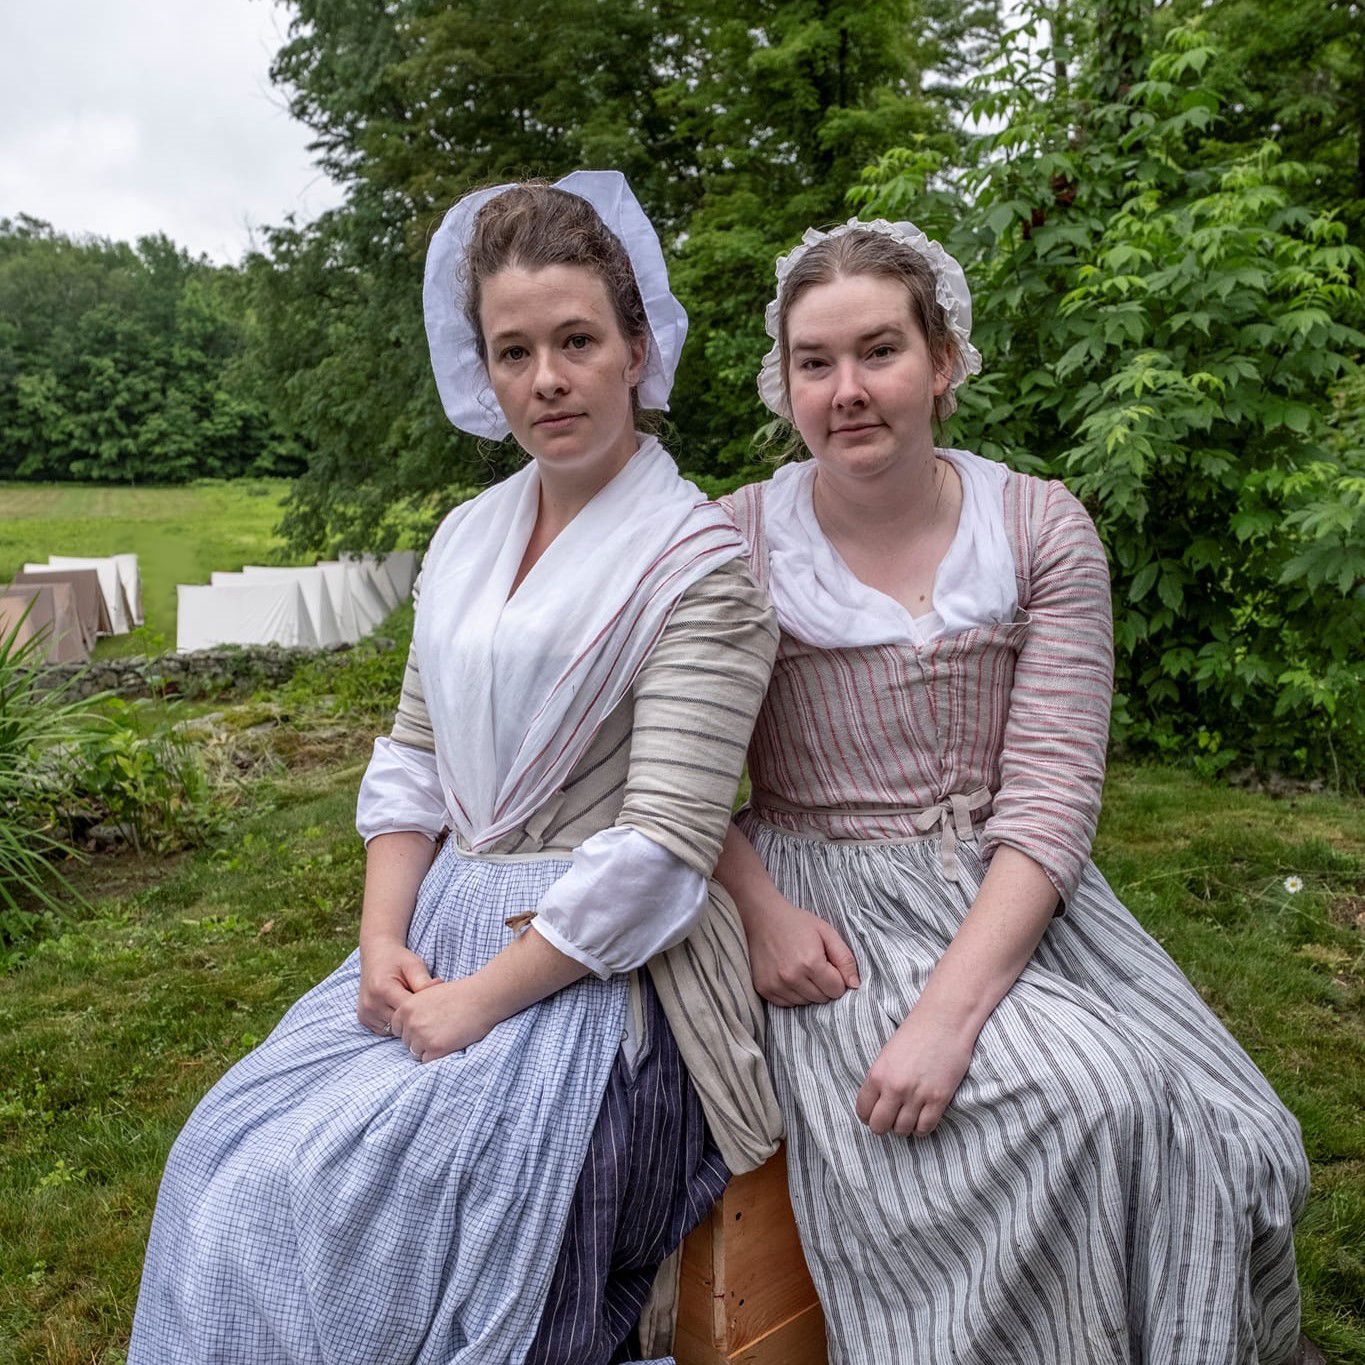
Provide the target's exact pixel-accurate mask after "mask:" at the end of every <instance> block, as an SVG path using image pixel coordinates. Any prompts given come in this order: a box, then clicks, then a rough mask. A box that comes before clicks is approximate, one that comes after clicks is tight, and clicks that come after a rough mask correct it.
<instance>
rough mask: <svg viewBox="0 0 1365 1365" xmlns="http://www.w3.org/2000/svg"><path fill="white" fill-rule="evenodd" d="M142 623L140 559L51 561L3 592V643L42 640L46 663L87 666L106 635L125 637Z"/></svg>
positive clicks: (31, 567) (28, 567)
mask: <svg viewBox="0 0 1365 1365" xmlns="http://www.w3.org/2000/svg"><path fill="white" fill-rule="evenodd" d="M142 622H143V615H142V576H141V573H140V572H139V570H138V562H137V556H136V555H135V554H117V555H105V556H99V557H95V556H88V555H50V556H48V561H47V563H46V564H38V563H31V564H25V565H24V567H23V570H22V572H20V573H17V574H15V575H14V581H13V582H12V583H11V584H10V585H9V587H7V588H4V589H3V591H2V592H0V638H7V637H9V636H10V635H11V634H13V635H15V637H16V642H17V643H18V644H24V643H25V642H27V641H29V640H34V639H36V640H38V641H39V644H38V645H37V646H36V647H35V648H37V649H38V650H39V652H40V653H41V654H42V657H43V660H44V662H46V663H84V662H85V661H86V660H87V659H89V657H90V650H91V649H92V648H93V647H94V644H95V640H96V639H97V638H98V637H99V636H101V635H126V634H127V633H128V632H129V631H131V630H132V629H133V627H134V626H140V625H141V624H142Z"/></svg>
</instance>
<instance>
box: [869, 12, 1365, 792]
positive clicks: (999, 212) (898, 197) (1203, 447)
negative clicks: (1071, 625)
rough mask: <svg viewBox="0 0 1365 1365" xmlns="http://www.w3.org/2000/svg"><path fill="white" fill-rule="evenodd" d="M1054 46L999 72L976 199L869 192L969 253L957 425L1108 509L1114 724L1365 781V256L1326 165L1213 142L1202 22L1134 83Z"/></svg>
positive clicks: (969, 438)
mask: <svg viewBox="0 0 1365 1365" xmlns="http://www.w3.org/2000/svg"><path fill="white" fill-rule="evenodd" d="M1094 17H1095V16H1094V12H1093V11H1092V13H1091V16H1090V18H1091V20H1092V21H1093V18H1094ZM1050 60H1051V57H1050V54H1047V53H1044V52H1039V53H1038V54H1037V55H1036V56H1035V57H1033V58H1031V59H1030V58H1024V59H1022V62H1021V59H1020V57H1019V56H1018V54H1017V50H1016V52H1015V53H1014V54H1013V55H1011V57H1010V58H1009V62H1010V65H1009V66H1008V67H1007V68H1006V70H1008V71H1010V72H1012V73H1013V79H1012V80H1011V81H1010V82H1008V83H1006V82H1004V81H1003V80H1001V79H1000V77H1001V75H1002V74H1004V73H1003V72H1002V73H997V77H996V81H995V89H996V90H1000V91H1004V93H1000V94H995V95H992V96H991V97H990V98H989V99H988V100H987V101H985V102H984V103H985V108H986V109H987V110H989V111H991V112H995V113H997V114H1000V115H1003V116H1004V117H1005V118H1006V120H1007V121H1006V123H1005V126H1004V127H1003V128H1002V129H1001V131H1000V132H999V133H997V134H996V135H994V137H993V138H992V139H991V146H990V151H991V155H990V156H988V157H987V158H986V159H985V160H983V161H982V163H981V165H980V168H979V169H978V170H977V172H976V173H975V175H974V176H973V177H971V178H970V180H969V182H968V186H967V189H968V196H964V197H963V198H962V199H960V200H957V201H953V200H952V199H951V198H947V199H945V198H944V196H942V195H938V196H935V195H932V194H928V195H926V194H925V193H924V192H923V188H922V187H923V184H924V167H923V165H922V164H921V163H919V162H917V161H916V160H915V157H914V155H913V154H912V153H908V152H901V153H900V154H898V155H893V156H891V157H888V158H884V159H883V160H882V161H881V162H880V163H879V164H878V165H877V166H876V167H874V168H873V169H872V171H871V172H870V173H869V174H868V176H867V177H866V178H865V180H864V182H863V184H862V185H861V186H860V187H858V189H857V190H855V195H854V197H855V200H856V202H857V203H859V204H860V206H862V207H863V208H864V209H865V210H867V211H877V212H894V213H897V214H908V215H910V216H916V215H917V214H919V213H920V211H921V209H922V210H923V213H924V216H925V217H927V218H928V219H929V220H930V221H931V223H934V224H935V226H937V227H938V229H939V230H940V231H943V232H945V234H946V236H947V238H948V241H949V245H950V248H951V249H952V250H954V252H955V254H958V255H959V258H960V259H962V260H963V262H964V264H965V265H966V268H967V270H968V272H969V276H970V278H971V280H972V283H973V287H974V293H975V312H976V317H977V319H978V327H977V335H978V337H979V339H980V345H981V348H982V350H983V352H984V353H985V355H986V358H987V372H986V374H985V375H983V376H982V380H981V382H974V383H973V384H972V385H969V386H968V387H967V389H966V390H964V398H965V401H964V404H963V410H962V415H961V418H960V419H959V425H958V428H957V429H958V431H960V433H961V436H960V439H961V440H963V442H964V443H965V444H967V445H969V446H972V447H973V448H976V449H979V450H982V451H983V452H984V453H987V454H991V455H993V456H996V457H1000V458H1006V459H1008V460H1010V462H1011V463H1014V464H1017V465H1023V466H1024V467H1031V468H1035V469H1038V470H1041V471H1043V472H1047V473H1051V474H1054V475H1060V476H1064V477H1065V478H1066V479H1067V480H1068V482H1069V483H1070V485H1071V486H1072V488H1073V489H1074V490H1075V491H1077V492H1078V493H1079V494H1080V495H1081V496H1082V497H1083V498H1084V499H1085V501H1086V502H1087V504H1088V505H1089V507H1090V509H1091V511H1092V512H1093V513H1094V514H1095V517H1096V520H1097V522H1098V524H1099V526H1100V530H1101V534H1102V536H1103V537H1104V539H1105V541H1106V544H1107V547H1108V549H1109V552H1110V556H1111V560H1112V566H1113V570H1114V584H1115V613H1116V639H1117V645H1118V678H1117V682H1118V688H1119V705H1118V707H1117V710H1116V718H1117V728H1118V732H1119V733H1120V735H1122V736H1124V737H1126V738H1127V739H1129V740H1130V741H1131V742H1133V743H1136V744H1139V745H1141V746H1144V747H1149V748H1156V749H1158V750H1162V751H1179V752H1182V753H1189V752H1190V751H1191V750H1193V751H1195V752H1196V753H1198V754H1200V755H1201V756H1202V759H1203V761H1204V763H1205V764H1206V765H1207V766H1209V767H1212V768H1215V769H1216V768H1218V767H1220V766H1222V765H1224V764H1226V763H1229V762H1233V761H1237V760H1239V759H1240V760H1244V761H1245V760H1254V761H1257V762H1259V763H1264V764H1269V765H1274V766H1279V767H1287V768H1296V769H1300V770H1308V771H1314V772H1323V771H1328V772H1331V771H1332V770H1333V768H1334V766H1335V768H1336V769H1337V771H1339V772H1341V773H1344V774H1348V775H1350V776H1351V777H1352V778H1353V779H1355V780H1358V778H1359V776H1360V774H1361V772H1362V771H1363V770H1365V702H1363V701H1362V697H1365V692H1363V691H1362V684H1365V658H1362V654H1361V650H1360V641H1361V639H1362V638H1363V637H1365V543H1362V538H1361V537H1362V532H1363V531H1365V519H1362V515H1361V511H1360V498H1361V488H1362V484H1361V474H1362V471H1365V451H1362V450H1361V449H1360V448H1359V446H1358V445H1357V446H1352V445H1351V436H1350V434H1349V430H1350V428H1349V423H1343V422H1340V421H1339V422H1338V423H1337V427H1336V434H1335V435H1334V432H1333V428H1332V426H1331V425H1330V408H1329V406H1328V402H1327V395H1328V393H1329V391H1330V390H1331V389H1332V388H1333V387H1334V386H1337V385H1339V384H1340V383H1341V381H1342V380H1343V379H1344V378H1345V377H1347V376H1348V375H1349V374H1350V373H1351V368H1352V359H1351V358H1352V356H1353V355H1354V354H1355V353H1357V352H1358V351H1359V349H1360V348H1361V346H1362V344H1365V337H1362V335H1361V333H1360V332H1359V331H1358V330H1357V326H1356V324H1357V323H1358V321H1359V319H1360V316H1361V312H1362V296H1361V292H1360V283H1361V272H1362V265H1363V263H1365V258H1362V256H1361V254H1360V253H1359V252H1358V251H1357V250H1355V249H1354V248H1353V247H1352V246H1351V245H1350V244H1349V243H1348V242H1347V241H1346V229H1345V227H1344V225H1343V224H1342V223H1341V222H1340V221H1339V220H1338V219H1336V218H1335V217H1334V216H1333V215H1332V214H1330V213H1328V212H1324V211H1322V210H1320V209H1318V208H1316V207H1314V206H1313V204H1314V194H1315V186H1314V183H1313V172H1312V170H1311V168H1309V167H1305V166H1303V165H1300V164H1297V163H1293V162H1289V161H1286V160H1285V159H1284V158H1283V156H1282V154H1281V152H1280V149H1279V148H1278V147H1277V146H1276V145H1275V144H1273V143H1264V144H1261V145H1258V146H1256V147H1254V148H1250V149H1235V150H1233V151H1230V150H1229V148H1228V146H1227V145H1226V144H1225V143H1223V142H1222V141H1220V140H1219V139H1218V138H1217V137H1216V132H1217V119H1218V111H1219V107H1220V96H1221V92H1220V91H1219V90H1218V89H1217V87H1216V85H1214V84H1212V83H1211V81H1210V79H1209V77H1208V72H1210V71H1211V70H1214V69H1215V67H1216V49H1215V48H1213V47H1212V46H1211V45H1210V44H1209V43H1208V42H1207V41H1206V40H1205V39H1204V38H1203V37H1202V36H1201V35H1200V33H1199V32H1198V31H1197V30H1191V29H1177V30H1174V31H1172V32H1171V33H1170V34H1169V35H1168V38H1167V42H1166V46H1165V47H1164V49H1163V50H1162V51H1160V52H1159V53H1157V54H1156V55H1154V56H1153V57H1152V59H1151V61H1150V64H1149V66H1148V69H1147V71H1146V73H1145V76H1143V78H1141V79H1136V80H1133V81H1131V82H1116V81H1113V78H1112V74H1109V75H1107V76H1106V74H1105V72H1106V69H1108V70H1109V71H1110V72H1112V67H1110V65H1109V62H1108V60H1107V59H1106V61H1105V62H1098V61H1096V62H1093V63H1087V61H1086V60H1085V53H1084V52H1081V53H1079V54H1078V59H1077V60H1075V61H1074V62H1073V63H1072V70H1073V72H1074V75H1075V83H1074V85H1073V86H1072V87H1071V88H1070V89H1068V90H1066V91H1059V87H1058V83H1057V81H1056V72H1055V68H1053V69H1048V66H1047V63H1048V62H1049V61H1050ZM1133 74H1134V75H1135V76H1137V75H1141V74H1142V73H1140V72H1134V73H1133ZM1097 77H1098V78H1097ZM1105 80H1108V81H1109V82H1110V84H1109V85H1108V86H1107V88H1108V89H1109V90H1111V91H1113V92H1114V94H1115V96H1116V98H1114V99H1113V100H1109V101H1106V100H1104V99H1103V98H1101V92H1102V91H1103V89H1105V88H1106V87H1105V85H1104V81H1105ZM1124 84H1127V89H1126V92H1125V91H1124V90H1123V85H1124ZM1059 101H1060V104H1059Z"/></svg>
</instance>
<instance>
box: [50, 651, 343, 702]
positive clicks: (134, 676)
mask: <svg viewBox="0 0 1365 1365" xmlns="http://www.w3.org/2000/svg"><path fill="white" fill-rule="evenodd" d="M349 648H350V646H349V645H338V646H336V647H335V648H333V649H286V648H284V647H283V646H282V645H251V646H246V647H242V648H233V649H199V650H192V651H190V652H188V653H185V654H158V655H155V656H150V657H149V656H146V655H141V654H130V655H129V656H128V657H127V658H123V659H100V660H97V661H95V662H93V663H89V664H52V665H49V666H48V667H46V668H44V669H43V670H42V678H43V681H44V682H45V683H46V684H47V685H48V686H50V687H57V686H60V685H61V684H63V683H67V684H69V685H70V688H71V695H72V696H75V697H88V696H91V695H93V694H94V693H96V692H115V693H117V694H118V695H119V696H121V697H148V696H154V695H163V696H182V697H221V696H225V695H230V694H232V693H235V692H252V691H255V690H256V689H257V688H259V687H265V686H270V685H272V684H276V683H282V682H285V681H286V680H287V679H289V678H290V677H292V676H293V674H294V670H295V669H297V668H298V667H299V666H300V665H302V664H304V663H306V662H307V661H308V660H310V659H316V658H318V657H319V656H320V655H324V654H334V653H337V652H338V651H340V650H345V649H349ZM73 679H74V681H72V680H73Z"/></svg>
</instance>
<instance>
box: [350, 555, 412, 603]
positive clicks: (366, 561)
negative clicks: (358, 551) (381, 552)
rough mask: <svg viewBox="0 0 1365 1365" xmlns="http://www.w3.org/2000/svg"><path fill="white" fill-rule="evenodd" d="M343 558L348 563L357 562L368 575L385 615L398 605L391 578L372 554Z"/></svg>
mask: <svg viewBox="0 0 1365 1365" xmlns="http://www.w3.org/2000/svg"><path fill="white" fill-rule="evenodd" d="M344 558H345V560H346V562H347V563H348V564H358V565H359V566H360V568H361V570H362V571H363V572H364V573H365V574H366V575H368V577H369V580H370V584H371V585H372V586H373V588H374V590H375V592H377V593H378V594H379V600H380V601H381V602H382V603H383V604H384V614H385V615H386V616H387V615H388V614H389V612H391V611H392V610H393V609H394V608H395V607H396V606H397V605H398V602H399V597H398V594H397V593H396V592H395V591H394V587H393V580H392V579H391V578H390V577H389V576H388V574H387V573H385V572H384V566H383V565H382V564H381V563H380V562H379V560H377V559H376V558H375V557H374V556H373V555H346V556H344Z"/></svg>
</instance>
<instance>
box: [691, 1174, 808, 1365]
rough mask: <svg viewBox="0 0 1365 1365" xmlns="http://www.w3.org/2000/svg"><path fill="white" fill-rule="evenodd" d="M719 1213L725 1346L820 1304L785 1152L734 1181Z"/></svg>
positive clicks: (718, 1274) (717, 1262) (717, 1260)
mask: <svg viewBox="0 0 1365 1365" xmlns="http://www.w3.org/2000/svg"><path fill="white" fill-rule="evenodd" d="M719 1213H720V1219H721V1221H722V1224H723V1226H722V1228H721V1235H720V1238H719V1240H718V1249H717V1251H716V1252H715V1253H713V1254H714V1270H715V1279H716V1285H717V1291H718V1292H719V1293H720V1294H721V1295H722V1296H723V1298H724V1306H725V1320H726V1327H725V1345H726V1346H727V1347H728V1348H729V1349H730V1350H731V1351H734V1350H737V1349H738V1348H740V1347H743V1346H747V1345H748V1344H749V1343H750V1342H754V1341H758V1340H759V1339H761V1338H762V1337H764V1336H766V1335H767V1334H768V1333H769V1332H771V1331H772V1330H773V1329H774V1328H776V1327H780V1326H782V1325H783V1324H785V1323H787V1322H788V1321H789V1320H790V1319H792V1318H794V1317H796V1316H797V1315H798V1314H801V1313H804V1312H806V1311H807V1310H808V1309H810V1308H811V1306H812V1305H818V1300H817V1298H816V1295H815V1286H814V1285H813V1284H812V1283H811V1278H810V1272H809V1271H808V1270H807V1269H806V1258H805V1256H804V1255H803V1253H802V1251H801V1240H800V1237H799V1236H798V1234H797V1231H796V1219H795V1217H794V1216H793V1214H792V1208H791V1199H790V1197H789V1196H788V1194H787V1161H786V1153H785V1151H779V1152H778V1154H777V1155H776V1156H775V1157H773V1158H772V1160H770V1161H768V1162H766V1163H765V1164H764V1165H762V1166H760V1167H759V1169H758V1170H756V1171H750V1172H749V1173H748V1174H746V1175H742V1176H738V1177H736V1178H735V1179H734V1180H732V1181H731V1182H730V1184H729V1186H728V1187H727V1188H726V1191H725V1195H724V1197H723V1198H722V1200H721V1203H720V1209H719ZM712 1217H713V1218H714V1217H715V1214H713V1215H712ZM821 1339H822V1340H823V1333H822V1334H821Z"/></svg>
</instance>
